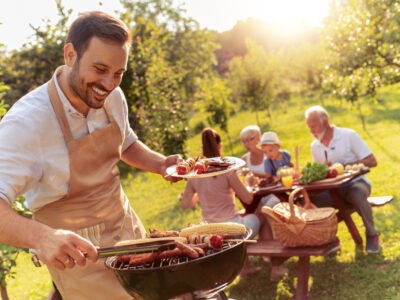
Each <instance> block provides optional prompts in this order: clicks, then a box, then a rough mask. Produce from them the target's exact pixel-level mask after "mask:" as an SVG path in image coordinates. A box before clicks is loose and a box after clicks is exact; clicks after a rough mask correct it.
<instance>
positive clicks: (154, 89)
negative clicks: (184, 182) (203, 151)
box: [121, 0, 217, 154]
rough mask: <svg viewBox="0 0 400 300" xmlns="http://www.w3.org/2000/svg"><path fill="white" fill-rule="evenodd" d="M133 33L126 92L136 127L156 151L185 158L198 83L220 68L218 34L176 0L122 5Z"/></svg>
mask: <svg viewBox="0 0 400 300" xmlns="http://www.w3.org/2000/svg"><path fill="white" fill-rule="evenodd" d="M122 3H123V6H124V8H125V12H124V13H122V14H121V17H122V19H123V20H124V21H125V22H126V23H127V24H128V25H129V26H130V27H131V28H132V32H133V43H132V47H131V56H130V62H129V69H128V72H127V74H126V75H125V76H124V80H123V82H122V85H121V86H122V88H123V90H124V91H125V93H126V95H127V99H128V103H129V105H130V109H131V111H132V126H133V128H134V129H135V131H136V132H137V133H138V134H139V136H140V138H141V139H142V140H144V141H146V143H147V144H148V145H149V146H150V147H151V148H153V149H155V150H158V151H161V152H163V153H166V154H171V153H184V152H185V151H184V142H185V140H186V138H187V134H188V118H189V116H190V114H191V113H193V112H192V107H193V103H194V93H195V92H196V90H197V89H198V83H197V81H198V79H200V78H202V77H204V76H206V75H207V74H208V73H210V72H211V71H212V68H213V66H214V65H215V64H216V60H215V55H214V51H215V49H216V48H217V45H216V44H215V43H214V42H212V40H213V38H214V34H212V33H211V32H209V31H207V30H200V29H199V25H198V23H197V22H195V21H194V20H192V19H190V18H184V17H182V15H183V10H182V9H181V8H180V7H177V8H175V7H174V6H173V3H172V1H171V0H166V1H161V0H152V1H128V0H125V1H122Z"/></svg>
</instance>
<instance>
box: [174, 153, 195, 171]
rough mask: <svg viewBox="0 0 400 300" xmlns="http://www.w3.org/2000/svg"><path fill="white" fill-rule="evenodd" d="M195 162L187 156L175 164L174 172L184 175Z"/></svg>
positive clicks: (191, 168) (190, 169)
mask: <svg viewBox="0 0 400 300" xmlns="http://www.w3.org/2000/svg"><path fill="white" fill-rule="evenodd" d="M195 164H196V161H195V160H194V159H193V158H191V157H189V158H188V159H187V160H185V161H182V162H180V163H179V164H178V165H177V166H176V173H178V175H185V174H187V173H189V172H190V171H192V170H193V168H194V165H195Z"/></svg>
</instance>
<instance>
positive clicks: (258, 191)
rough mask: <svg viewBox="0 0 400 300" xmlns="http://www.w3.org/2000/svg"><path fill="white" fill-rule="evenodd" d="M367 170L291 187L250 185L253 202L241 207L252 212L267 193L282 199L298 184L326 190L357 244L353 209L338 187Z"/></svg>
mask: <svg viewBox="0 0 400 300" xmlns="http://www.w3.org/2000/svg"><path fill="white" fill-rule="evenodd" d="M368 172H369V169H368V168H365V169H362V170H360V171H358V172H352V173H349V174H345V175H342V176H340V175H339V176H338V177H337V178H330V180H321V181H318V182H315V183H310V184H307V185H293V186H291V187H285V186H283V185H282V184H281V183H277V184H275V185H271V186H267V187H257V186H256V187H252V188H251V190H252V192H253V195H254V200H253V202H252V203H251V204H250V205H248V204H245V203H242V204H243V207H244V208H245V212H246V213H252V212H254V210H255V209H256V208H257V206H258V205H259V203H260V200H261V198H262V197H264V196H266V195H268V194H274V195H276V196H278V198H280V199H284V198H285V197H286V196H287V194H288V193H290V192H291V191H293V190H294V189H296V188H297V187H299V186H301V187H303V188H304V189H305V190H306V191H307V192H310V191H322V190H327V191H329V193H330V194H331V196H332V199H333V200H334V202H335V206H336V208H337V209H338V212H337V215H338V218H339V220H343V221H344V222H345V224H346V226H347V228H348V230H349V232H350V234H351V236H352V238H353V240H354V242H355V243H356V244H357V245H361V244H362V243H363V240H362V238H361V235H360V232H359V231H358V229H357V227H356V225H355V223H354V221H353V219H352V217H351V214H352V212H353V211H354V210H353V211H352V210H351V209H349V204H348V203H346V202H345V201H344V199H342V198H341V197H340V195H339V192H338V188H340V187H343V186H344V185H345V184H346V183H348V182H350V181H351V180H353V179H355V178H357V177H360V176H362V175H364V174H366V173H368ZM350 208H351V207H350Z"/></svg>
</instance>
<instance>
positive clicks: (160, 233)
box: [149, 228, 179, 238]
mask: <svg viewBox="0 0 400 300" xmlns="http://www.w3.org/2000/svg"><path fill="white" fill-rule="evenodd" d="M149 232H150V237H151V238H159V237H175V236H179V231H176V230H166V231H158V230H157V229H152V228H150V229H149Z"/></svg>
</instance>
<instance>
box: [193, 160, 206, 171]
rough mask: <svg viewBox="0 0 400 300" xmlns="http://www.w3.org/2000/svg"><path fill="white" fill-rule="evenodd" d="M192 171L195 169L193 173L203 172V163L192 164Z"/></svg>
mask: <svg viewBox="0 0 400 300" xmlns="http://www.w3.org/2000/svg"><path fill="white" fill-rule="evenodd" d="M194 171H195V173H197V174H202V173H204V171H205V170H204V164H203V163H201V162H197V163H196V164H195V165H194Z"/></svg>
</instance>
